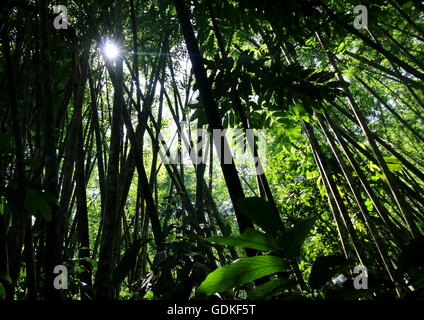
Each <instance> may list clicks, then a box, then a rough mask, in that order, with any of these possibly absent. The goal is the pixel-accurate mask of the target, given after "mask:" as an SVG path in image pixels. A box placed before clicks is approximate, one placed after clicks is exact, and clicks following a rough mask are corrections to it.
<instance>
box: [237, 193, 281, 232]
mask: <svg viewBox="0 0 424 320" xmlns="http://www.w3.org/2000/svg"><path fill="white" fill-rule="evenodd" d="M237 205H238V207H239V209H240V211H241V212H242V213H243V214H244V215H245V216H246V217H248V218H249V219H250V220H251V221H252V222H253V223H254V224H256V225H258V226H259V227H261V228H262V229H263V230H264V231H266V232H269V233H271V234H273V235H276V234H277V231H278V230H280V229H281V227H282V222H281V220H280V217H278V215H277V213H275V212H274V210H273V208H272V206H271V204H269V203H268V202H267V201H265V200H264V199H261V198H259V197H250V198H244V199H240V200H239V201H238V202H237Z"/></svg>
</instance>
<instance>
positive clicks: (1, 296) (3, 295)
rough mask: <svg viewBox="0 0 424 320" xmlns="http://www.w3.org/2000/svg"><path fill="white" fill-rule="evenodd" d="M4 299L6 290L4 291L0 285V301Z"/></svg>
mask: <svg viewBox="0 0 424 320" xmlns="http://www.w3.org/2000/svg"><path fill="white" fill-rule="evenodd" d="M4 299H6V290H4V287H3V284H1V283H0V300H4Z"/></svg>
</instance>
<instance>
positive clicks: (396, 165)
mask: <svg viewBox="0 0 424 320" xmlns="http://www.w3.org/2000/svg"><path fill="white" fill-rule="evenodd" d="M384 160H385V161H386V164H387V166H388V167H389V169H390V170H392V171H402V170H403V167H402V164H401V162H400V161H399V159H398V158H396V157H394V156H388V157H384Z"/></svg>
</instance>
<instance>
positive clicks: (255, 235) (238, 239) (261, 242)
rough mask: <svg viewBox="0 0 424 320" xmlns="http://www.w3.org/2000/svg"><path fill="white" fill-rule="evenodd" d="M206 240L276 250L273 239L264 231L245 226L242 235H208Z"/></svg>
mask: <svg viewBox="0 0 424 320" xmlns="http://www.w3.org/2000/svg"><path fill="white" fill-rule="evenodd" d="M205 240H206V241H209V242H212V243H217V244H221V245H227V246H235V247H243V248H252V249H257V250H262V251H269V250H277V243H276V241H275V239H274V238H273V237H271V236H269V235H267V234H265V233H262V232H260V231H256V230H253V229H250V228H247V229H246V230H245V231H244V232H243V234H242V235H238V236H229V237H210V238H205Z"/></svg>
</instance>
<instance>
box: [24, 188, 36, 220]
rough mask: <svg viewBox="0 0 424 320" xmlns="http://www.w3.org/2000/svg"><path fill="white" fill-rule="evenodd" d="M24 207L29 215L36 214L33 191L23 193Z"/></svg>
mask: <svg viewBox="0 0 424 320" xmlns="http://www.w3.org/2000/svg"><path fill="white" fill-rule="evenodd" d="M24 207H25V209H27V210H28V213H29V214H30V215H33V216H35V215H36V214H37V208H38V205H37V198H36V196H35V194H34V192H33V191H28V192H27V193H26V195H25V200H24Z"/></svg>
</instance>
